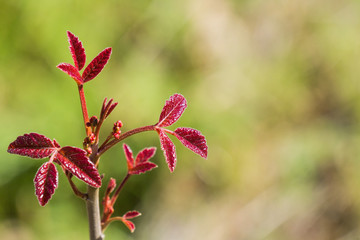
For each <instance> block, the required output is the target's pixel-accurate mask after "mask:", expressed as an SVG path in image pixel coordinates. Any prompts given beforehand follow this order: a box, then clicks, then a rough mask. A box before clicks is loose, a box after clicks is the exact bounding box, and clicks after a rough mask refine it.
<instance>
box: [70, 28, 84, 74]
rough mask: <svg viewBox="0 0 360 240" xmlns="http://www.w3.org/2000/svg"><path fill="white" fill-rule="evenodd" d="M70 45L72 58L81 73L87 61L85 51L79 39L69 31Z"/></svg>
mask: <svg viewBox="0 0 360 240" xmlns="http://www.w3.org/2000/svg"><path fill="white" fill-rule="evenodd" d="M67 35H68V39H69V44H70V47H69V48H70V52H71V56H72V58H73V59H74V64H75V67H76V68H77V69H78V70H79V71H80V70H81V69H82V68H83V67H84V65H85V60H86V55H85V49H84V48H83V46H82V43H81V42H80V40H79V38H78V37H76V36H75V35H74V34H72V33H71V32H70V31H67Z"/></svg>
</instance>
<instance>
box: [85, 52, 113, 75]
mask: <svg viewBox="0 0 360 240" xmlns="http://www.w3.org/2000/svg"><path fill="white" fill-rule="evenodd" d="M110 55H111V48H105V49H104V50H103V51H102V52H101V53H99V55H97V56H96V57H95V58H94V59H93V60H92V61H91V63H89V65H88V66H87V67H86V68H85V70H84V72H83V74H82V78H83V79H84V82H88V81H90V80H91V79H93V78H94V77H96V76H97V75H98V74H99V73H100V72H101V71H102V70H103V68H104V67H105V65H106V63H107V62H108V60H109V58H110Z"/></svg>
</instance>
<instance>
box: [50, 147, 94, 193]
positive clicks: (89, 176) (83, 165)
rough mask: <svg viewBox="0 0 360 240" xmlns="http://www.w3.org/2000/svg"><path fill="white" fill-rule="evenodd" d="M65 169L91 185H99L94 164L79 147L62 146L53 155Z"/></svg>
mask: <svg viewBox="0 0 360 240" xmlns="http://www.w3.org/2000/svg"><path fill="white" fill-rule="evenodd" d="M55 158H56V159H57V160H58V161H59V162H60V163H61V165H62V166H64V167H65V169H67V170H69V171H70V172H71V173H72V174H73V175H75V176H76V177H77V178H79V179H80V180H82V181H84V182H85V183H87V184H89V185H90V186H92V187H96V188H98V187H100V186H101V178H100V175H99V172H98V170H97V169H96V167H95V165H94V164H93V163H92V162H91V161H90V159H89V158H88V157H87V156H86V152H85V151H84V150H82V149H80V148H75V147H63V148H61V149H60V150H59V151H58V152H57V154H56V157H55Z"/></svg>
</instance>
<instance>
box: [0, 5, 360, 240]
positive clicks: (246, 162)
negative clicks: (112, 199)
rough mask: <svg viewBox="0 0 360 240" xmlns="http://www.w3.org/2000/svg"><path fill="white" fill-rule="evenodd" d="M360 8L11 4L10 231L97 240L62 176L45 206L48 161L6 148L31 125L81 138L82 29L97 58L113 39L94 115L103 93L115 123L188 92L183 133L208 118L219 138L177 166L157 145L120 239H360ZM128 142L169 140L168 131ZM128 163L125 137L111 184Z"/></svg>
mask: <svg viewBox="0 0 360 240" xmlns="http://www.w3.org/2000/svg"><path fill="white" fill-rule="evenodd" d="M359 13H360V3H359V2H358V1H355V0H352V1H351V0H346V1H335V0H329V1H325V0H316V1H301V0H295V1H286V0H278V1H275V0H270V1H258V0H254V1H249V0H192V1H190V0H185V1H161V0H152V1H150V0H138V1H130V0H105V1H94V0H89V1H69V0H63V1H56V0H55V1H45V0H37V1H35V0H26V1H25V0H19V1H12V0H3V1H2V2H1V7H0V23H1V27H0V43H1V44H0V112H1V116H2V117H1V126H2V127H1V133H2V134H1V136H2V137H1V138H0V145H1V149H3V151H1V152H0V163H1V168H0V205H1V206H0V234H1V238H2V239H23V240H32V239H36V240H38V239H39V240H42V239H55V240H56V239H87V238H88V237H87V222H86V211H85V207H84V204H83V202H82V200H80V199H77V198H76V197H75V196H73V193H72V192H71V189H70V187H69V186H68V184H67V182H66V179H65V177H64V176H63V174H60V176H59V178H60V180H59V183H60V184H59V187H58V189H57V190H56V194H55V196H54V198H52V199H51V201H50V202H49V203H48V204H47V206H46V207H45V208H42V207H40V206H39V204H38V203H37V200H36V197H35V195H34V186H33V183H32V180H33V177H34V175H35V173H36V171H37V169H38V168H39V167H40V165H41V163H40V162H39V161H37V160H31V159H28V158H24V157H18V156H14V155H10V154H8V153H6V149H7V146H8V144H9V143H10V142H12V141H13V140H15V138H16V136H19V135H22V134H24V133H29V132H38V133H40V134H44V135H46V136H48V137H50V138H56V140H57V141H58V142H59V144H61V145H72V146H77V147H81V145H82V139H83V137H84V135H85V131H84V129H83V126H82V116H81V112H80V104H79V99H78V95H77V90H76V84H75V83H74V81H73V80H72V79H70V78H69V77H68V76H67V75H66V74H64V73H62V72H61V71H59V70H58V69H56V67H55V66H56V65H57V64H59V63H60V62H71V55H70V53H69V51H68V43H67V37H66V30H70V31H72V32H73V33H74V34H76V35H77V36H79V38H80V39H81V41H82V42H83V44H84V47H85V49H86V51H87V52H86V54H87V56H88V59H92V58H93V57H95V55H96V54H97V53H98V52H99V51H101V50H102V49H104V48H105V47H112V48H113V54H112V56H111V59H110V61H109V63H108V65H107V66H106V68H105V69H104V71H103V72H102V73H101V74H100V75H99V77H98V78H97V79H95V80H93V81H91V82H89V83H88V85H87V86H86V87H85V92H86V96H87V101H88V105H89V112H90V114H92V115H95V114H96V115H97V114H99V111H100V107H101V103H102V101H103V99H104V97H108V98H114V99H115V101H118V102H119V105H118V107H117V108H116V109H115V111H114V113H113V114H112V116H110V117H109V119H108V120H107V123H106V124H105V126H104V127H103V130H105V129H106V128H107V129H109V131H111V129H112V126H113V123H114V122H115V121H117V120H119V119H121V121H122V122H123V123H124V127H123V131H126V130H129V129H131V128H135V127H139V126H142V125H145V124H153V123H156V121H157V118H158V116H159V114H160V111H161V107H162V106H163V104H164V101H165V100H166V99H168V97H169V96H170V95H172V94H173V93H176V92H179V93H181V94H183V95H184V96H185V97H186V99H187V100H188V105H189V107H188V108H187V110H186V111H185V113H184V115H183V116H182V118H181V119H180V120H179V122H178V123H176V124H175V125H174V129H175V128H176V127H178V126H191V127H194V128H196V129H199V130H201V132H202V133H203V134H204V135H205V136H206V137H207V141H208V145H209V154H208V159H207V160H203V159H202V158H201V157H199V156H197V155H195V154H193V153H192V152H191V151H189V150H187V149H186V148H185V147H183V146H181V144H180V143H179V142H178V143H177V153H178V163H177V167H176V169H175V171H174V173H173V174H170V173H169V171H168V169H167V167H166V163H165V161H164V157H163V156H162V153H161V152H160V151H158V152H157V153H156V155H155V158H154V159H153V161H154V162H155V163H156V164H158V165H159V168H157V169H155V170H154V171H151V172H150V173H148V174H146V175H140V176H134V177H133V178H132V179H130V181H129V183H128V184H127V185H126V186H125V188H124V190H123V192H122V193H121V195H120V198H119V201H118V204H119V206H117V207H116V209H117V211H118V213H117V215H122V214H124V213H126V212H127V211H128V210H132V209H137V210H139V211H140V212H142V213H143V215H142V216H141V217H139V218H137V219H135V220H134V222H135V224H136V226H137V229H136V231H135V233H133V234H130V233H129V232H128V230H127V229H126V228H125V227H124V226H123V225H121V224H120V223H119V224H116V223H114V224H112V225H111V226H110V227H109V228H108V230H107V231H106V236H107V239H146V240H148V239H157V240H161V239H173V240H176V239H186V240H192V239H207V240H220V239H231V240H232V239H276V240H282V239H284V240H287V239H295V240H297V239H319V240H322V239H324V240H325V239H357V237H358V236H359V235H360V231H359V228H358V227H359V226H358V222H359V220H360V191H359V185H360V177H359V173H358V172H359V169H360V160H359V157H358V156H359V153H360V147H359V146H360V128H359V126H360V124H359V118H360V97H359V96H360V94H359V93H360V85H359V76H360V67H359V66H360V61H359V59H360V30H359V29H360V14H359ZM107 134H108V133H107V132H103V135H102V136H103V137H105V136H106V135H107ZM176 141H177V139H174V142H176ZM126 143H127V144H129V146H130V147H131V148H132V149H133V150H134V152H138V151H139V150H141V149H143V148H144V147H148V146H156V147H158V149H159V142H158V139H157V136H156V134H155V133H144V134H142V135H138V136H133V137H131V138H129V139H127V141H126ZM125 169H126V160H125V158H124V156H123V154H122V152H121V144H120V145H119V146H118V147H117V148H116V149H113V150H111V151H109V152H108V154H106V155H105V156H104V157H103V158H102V162H101V167H100V171H101V172H105V173H106V175H105V178H104V183H105V184H107V181H108V180H109V178H110V177H114V178H117V179H118V180H120V179H121V178H122V177H123V175H124V173H125ZM59 170H60V169H59ZM144 182H146V183H147V185H146V186H147V187H146V188H144V184H143V183H144ZM77 183H78V184H79V185H80V186H81V183H80V182H77ZM54 233H55V234H54Z"/></svg>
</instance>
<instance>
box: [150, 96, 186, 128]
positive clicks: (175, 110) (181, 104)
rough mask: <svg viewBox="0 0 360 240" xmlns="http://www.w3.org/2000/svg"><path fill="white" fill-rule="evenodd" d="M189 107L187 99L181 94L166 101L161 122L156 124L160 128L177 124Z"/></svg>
mask: <svg viewBox="0 0 360 240" xmlns="http://www.w3.org/2000/svg"><path fill="white" fill-rule="evenodd" d="M186 107H187V104H186V99H185V98H184V96H183V95H181V94H174V95H172V96H171V97H170V98H169V100H167V101H166V103H165V106H164V107H163V109H162V112H161V114H160V118H159V122H158V123H157V124H156V126H158V127H167V126H170V125H171V124H173V123H175V122H176V121H177V120H178V119H179V118H180V116H181V115H182V114H183V112H184V110H185V108H186Z"/></svg>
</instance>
